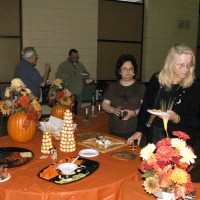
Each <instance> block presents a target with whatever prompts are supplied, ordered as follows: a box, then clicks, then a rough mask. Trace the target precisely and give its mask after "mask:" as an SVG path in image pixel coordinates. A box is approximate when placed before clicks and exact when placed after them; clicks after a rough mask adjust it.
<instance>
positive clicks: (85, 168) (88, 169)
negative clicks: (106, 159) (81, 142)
mask: <svg viewBox="0 0 200 200" xmlns="http://www.w3.org/2000/svg"><path fill="white" fill-rule="evenodd" d="M78 160H82V161H83V163H82V164H80V165H78V169H76V170H75V171H74V172H73V173H71V174H69V175H63V174H62V173H61V171H60V170H58V169H56V171H57V173H58V175H57V176H56V177H54V178H52V179H45V178H42V177H41V176H40V173H42V172H43V171H44V170H45V169H47V168H48V167H50V166H51V165H54V164H55V163H53V164H51V165H49V166H47V167H45V168H44V169H42V170H40V171H39V172H38V177H39V178H41V179H43V180H46V181H49V182H52V183H55V184H58V185H63V184H69V183H73V182H76V181H79V180H81V179H83V178H85V177H87V176H89V175H90V174H92V173H93V172H95V171H96V170H97V169H98V168H99V163H98V162H97V161H94V160H89V159H86V158H83V157H79V159H78ZM59 164H61V163H59Z"/></svg>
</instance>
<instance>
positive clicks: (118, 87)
mask: <svg viewBox="0 0 200 200" xmlns="http://www.w3.org/2000/svg"><path fill="white" fill-rule="evenodd" d="M136 71H137V63H136V59H135V58H134V56H132V55H128V54H125V55H121V56H120V57H119V58H118V60H117V63H116V76H117V81H115V82H112V83H110V84H109V86H108V88H107V90H106V92H105V94H104V99H103V102H102V108H103V109H104V110H105V111H106V112H108V113H110V119H109V128H110V133H111V134H113V135H116V136H119V137H122V138H125V139H128V138H129V137H130V136H131V135H132V134H133V132H134V131H135V130H136V126H137V114H138V112H139V109H140V106H141V104H142V99H143V96H144V92H145V86H144V85H143V84H141V83H140V82H138V81H136V80H135V78H134V77H135V74H136Z"/></svg>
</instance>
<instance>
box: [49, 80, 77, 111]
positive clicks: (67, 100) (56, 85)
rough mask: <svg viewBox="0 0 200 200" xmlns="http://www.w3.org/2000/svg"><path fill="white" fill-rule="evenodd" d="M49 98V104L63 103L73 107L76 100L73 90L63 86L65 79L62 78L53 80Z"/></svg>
mask: <svg viewBox="0 0 200 200" xmlns="http://www.w3.org/2000/svg"><path fill="white" fill-rule="evenodd" d="M47 99H48V104H49V106H54V105H62V106H66V107H68V108H72V107H73V105H74V102H75V98H74V97H73V96H72V94H71V92H70V91H69V90H68V89H66V88H64V87H63V81H62V80H61V79H55V80H54V81H53V83H52V85H51V86H50V90H49V92H48V97H47Z"/></svg>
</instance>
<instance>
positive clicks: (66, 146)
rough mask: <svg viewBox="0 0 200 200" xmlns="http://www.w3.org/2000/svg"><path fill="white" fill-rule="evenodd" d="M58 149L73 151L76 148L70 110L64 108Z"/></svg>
mask: <svg viewBox="0 0 200 200" xmlns="http://www.w3.org/2000/svg"><path fill="white" fill-rule="evenodd" d="M59 149H60V151H63V152H73V151H75V150H76V143H75V138H74V128H73V119H72V112H71V111H70V110H68V109H66V111H65V114H64V119H63V125H62V133H61V140H60V147H59Z"/></svg>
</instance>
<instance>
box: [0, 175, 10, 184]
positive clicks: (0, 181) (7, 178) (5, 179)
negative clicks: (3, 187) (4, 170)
mask: <svg viewBox="0 0 200 200" xmlns="http://www.w3.org/2000/svg"><path fill="white" fill-rule="evenodd" d="M10 177H11V175H10V174H8V177H6V178H4V179H3V180H0V183H2V182H5V181H7V180H9V179H10Z"/></svg>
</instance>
